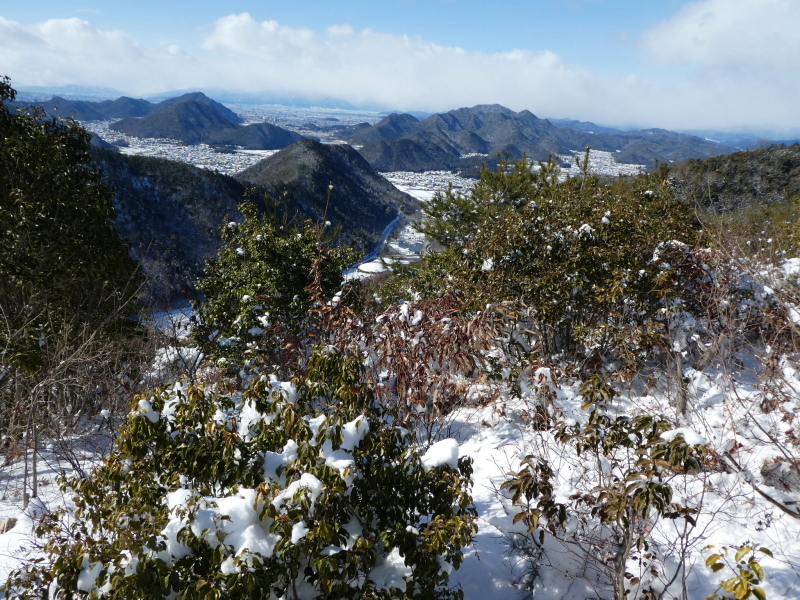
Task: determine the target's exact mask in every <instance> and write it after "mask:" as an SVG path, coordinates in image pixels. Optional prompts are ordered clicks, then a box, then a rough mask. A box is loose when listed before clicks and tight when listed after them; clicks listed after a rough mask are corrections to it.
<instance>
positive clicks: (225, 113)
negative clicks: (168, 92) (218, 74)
mask: <svg viewBox="0 0 800 600" xmlns="http://www.w3.org/2000/svg"><path fill="white" fill-rule="evenodd" d="M182 102H198V103H199V104H202V105H203V106H206V107H208V108H210V109H211V110H212V111H213V112H215V113H216V114H218V115H220V116H222V117H224V118H226V119H227V120H228V121H231V122H232V123H236V124H237V125H238V124H241V123H242V118H241V117H240V116H239V115H237V114H236V113H235V112H233V111H232V110H231V109H230V108H228V107H227V106H225V105H223V104H220V103H219V102H217V101H216V100H212V99H211V98H209V97H208V96H206V95H205V94H204V93H203V92H189V93H187V94H183V95H181V96H175V97H174V98H167V99H166V100H162V101H161V102H159V103H158V104H156V105H155V107H154V112H155V111H159V110H161V109H164V108H167V107H170V106H173V105H175V104H180V103H182Z"/></svg>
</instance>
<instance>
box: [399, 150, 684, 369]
mask: <svg viewBox="0 0 800 600" xmlns="http://www.w3.org/2000/svg"><path fill="white" fill-rule="evenodd" d="M552 168H553V166H552V165H550V166H548V165H543V168H542V169H541V170H540V171H538V172H532V171H531V169H530V167H529V165H528V163H527V162H525V161H521V162H519V163H517V164H516V165H515V167H513V168H511V167H510V166H509V165H508V164H504V165H501V169H500V170H499V171H498V172H496V173H490V172H485V173H484V174H483V175H482V177H481V180H480V181H479V182H478V183H477V184H476V185H475V188H474V189H473V190H472V191H471V192H470V193H469V194H467V195H462V194H460V193H457V192H453V191H452V190H451V191H449V192H448V193H446V194H439V195H437V196H436V197H435V198H434V199H433V200H432V201H431V203H430V207H429V208H428V216H427V217H426V219H425V220H424V221H423V222H422V225H421V230H422V231H424V232H425V233H426V234H427V235H430V236H432V237H433V238H434V239H435V240H437V241H438V242H440V243H441V244H443V245H444V246H445V247H446V250H445V251H444V252H442V253H439V254H435V255H431V256H429V257H427V258H426V260H424V261H423V263H422V264H421V265H419V266H416V267H414V269H413V271H415V272H416V273H418V274H419V275H416V274H415V273H412V275H411V277H409V278H408V280H407V283H406V285H405V286H403V285H402V284H401V285H399V286H395V287H394V288H392V291H393V292H394V296H395V297H397V296H399V297H406V298H408V297H409V295H410V294H414V293H416V294H420V295H422V296H428V295H439V294H441V293H442V292H443V291H444V290H447V289H452V288H454V287H455V288H458V289H459V290H460V291H461V293H462V294H463V297H464V298H465V299H466V302H467V303H468V304H469V305H470V306H473V307H475V308H478V309H479V308H480V307H482V306H484V305H485V304H487V303H494V302H498V301H501V300H514V301H517V302H519V303H521V304H522V305H524V306H525V307H526V308H527V310H528V313H529V314H530V319H531V324H530V327H529V328H531V329H535V330H536V331H537V333H538V340H539V342H540V344H541V350H542V352H543V353H544V354H545V356H547V357H551V356H553V355H556V354H559V353H563V352H570V353H574V352H576V351H579V352H583V353H584V354H585V355H586V358H587V359H589V358H591V357H592V356H593V355H602V354H605V353H606V352H607V351H608V350H609V349H610V348H617V349H619V350H620V351H622V352H623V353H624V352H625V351H626V350H629V349H632V347H633V346H647V345H651V344H653V343H657V341H656V340H655V339H654V338H656V337H657V336H658V335H659V334H660V333H661V331H662V330H663V328H662V327H660V325H659V322H658V320H657V319H656V316H657V311H658V310H659V308H660V307H661V306H663V304H662V302H663V299H665V298H668V297H670V296H673V295H674V289H673V288H672V287H671V286H670V285H669V284H668V283H669V282H667V281H665V279H666V277H665V272H664V269H662V268H661V266H660V265H659V264H658V263H657V261H654V260H653V255H654V252H655V251H656V249H657V247H658V245H659V244H661V243H664V242H668V241H670V240H677V241H679V242H681V243H684V244H689V245H692V244H693V243H694V242H695V240H696V239H697V237H698V227H699V224H698V223H697V222H696V220H695V219H694V218H693V214H692V211H691V208H690V207H689V206H687V205H685V204H682V203H680V202H677V201H676V200H675V199H674V197H673V193H672V190H671V189H670V187H669V186H668V185H667V184H666V181H665V174H664V173H656V174H648V175H641V176H639V177H635V178H631V179H619V180H615V181H613V182H610V183H609V182H607V181H603V180H601V179H599V178H597V177H592V176H589V175H584V176H583V177H579V178H574V179H569V180H567V181H564V182H558V181H557V179H556V178H555V177H554V176H553V172H552ZM431 272H432V273H431Z"/></svg>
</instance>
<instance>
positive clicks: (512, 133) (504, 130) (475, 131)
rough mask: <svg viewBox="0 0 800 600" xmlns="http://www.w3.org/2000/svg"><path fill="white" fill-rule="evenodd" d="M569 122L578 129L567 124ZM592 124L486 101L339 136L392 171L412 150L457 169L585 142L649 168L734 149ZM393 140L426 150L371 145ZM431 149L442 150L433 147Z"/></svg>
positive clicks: (396, 118)
mask: <svg viewBox="0 0 800 600" xmlns="http://www.w3.org/2000/svg"><path fill="white" fill-rule="evenodd" d="M570 124H572V125H575V127H576V128H571V127H568V126H567V125H570ZM593 125H594V124H585V123H581V122H577V121H576V122H561V123H560V126H556V125H554V124H553V123H551V122H550V121H548V120H547V119H540V118H538V117H536V115H534V114H533V113H531V112H530V111H527V110H523V111H520V112H514V111H513V110H510V109H508V108H506V107H504V106H500V105H498V104H488V105H478V106H473V107H471V108H459V109H456V110H451V111H449V112H446V113H440V114H434V115H431V116H429V117H427V118H425V119H422V120H421V121H417V120H416V118H415V117H413V116H411V115H396V114H395V115H390V116H389V117H387V118H386V119H384V120H382V121H381V122H379V123H376V124H375V125H371V126H369V127H364V126H356V127H352V128H345V129H343V130H342V131H341V132H340V133H339V135H340V137H341V138H342V139H345V140H348V141H350V142H351V143H358V142H361V143H364V147H363V148H362V152H363V153H364V155H365V156H368V157H369V159H370V160H375V161H376V162H375V164H374V165H373V166H375V167H376V168H379V169H381V170H384V169H385V170H392V171H395V170H398V171H399V170H409V165H408V163H409V160H408V157H409V156H411V155H412V154H413V153H414V152H416V153H418V154H420V155H423V154H424V156H425V158H426V165H427V166H428V167H430V166H431V164H432V163H435V165H436V167H435V168H438V169H449V168H453V163H454V162H456V163H457V164H458V165H459V167H458V168H464V167H465V166H467V167H470V168H474V163H475V156H474V155H484V158H485V159H489V160H490V161H491V160H492V159H493V158H494V157H496V156H497V154H498V153H499V154H505V153H508V154H509V155H510V157H511V158H512V159H515V158H520V157H521V156H522V155H523V154H525V155H527V156H528V157H529V158H531V159H534V160H545V159H547V157H548V156H549V155H551V154H566V153H569V152H570V151H573V150H583V149H584V148H585V147H586V146H591V147H592V148H594V149H595V150H604V151H607V152H614V153H615V158H616V161H617V162H625V163H634V164H646V165H648V166H650V165H653V164H654V163H655V162H656V161H669V162H678V161H682V160H686V159H688V158H696V157H699V158H707V157H709V156H714V155H718V154H725V153H728V152H732V151H733V149H732V148H729V147H727V146H723V145H721V144H718V143H715V142H712V141H710V140H704V139H702V138H699V137H696V136H690V135H685V134H680V133H675V132H671V131H666V130H660V129H649V130H642V131H621V130H613V129H609V128H601V127H596V128H595V129H597V130H595V129H591V128H590V126H593ZM392 139H395V140H396V139H409V140H413V141H415V142H417V143H418V144H420V145H422V147H423V148H424V151H423V148H420V147H419V146H413V145H408V146H406V150H408V152H399V151H397V150H399V148H397V145H396V144H394V145H388V146H387V145H385V144H384V145H381V146H374V147H373V146H372V144H374V143H376V142H379V141H383V140H392ZM392 146H395V147H394V148H392ZM433 147H436V148H438V150H439V151H440V152H435V151H432V150H431V149H432V148H433ZM393 151H394V152H393ZM470 155H473V156H471V157H470ZM393 156H394V157H396V158H395V159H393V158H392V157H393ZM465 157H466V158H465ZM429 161H432V162H429ZM414 170H421V169H414Z"/></svg>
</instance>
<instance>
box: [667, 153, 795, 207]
mask: <svg viewBox="0 0 800 600" xmlns="http://www.w3.org/2000/svg"><path fill="white" fill-rule="evenodd" d="M671 175H672V176H673V178H674V179H675V182H676V187H677V193H678V195H679V196H681V197H684V198H686V199H688V200H691V201H694V202H696V203H697V204H700V205H702V206H713V207H714V208H715V209H716V210H718V211H728V210H732V209H736V208H740V207H743V206H748V205H751V204H754V203H771V202H782V201H785V200H789V199H790V198H793V197H795V196H797V195H800V144H792V145H791V146H786V145H784V144H778V145H775V146H770V147H768V148H754V149H752V150H744V151H742V152H735V153H733V154H727V155H725V156H715V157H712V158H707V159H705V160H689V161H687V162H685V163H683V164H681V165H678V166H677V167H676V168H675V169H673V171H672V173H671Z"/></svg>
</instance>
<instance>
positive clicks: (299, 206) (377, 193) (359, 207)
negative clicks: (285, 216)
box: [236, 140, 418, 250]
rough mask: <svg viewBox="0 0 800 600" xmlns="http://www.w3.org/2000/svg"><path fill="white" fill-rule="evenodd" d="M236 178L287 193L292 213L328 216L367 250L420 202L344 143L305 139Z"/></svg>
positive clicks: (276, 194)
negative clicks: (398, 219)
mask: <svg viewBox="0 0 800 600" xmlns="http://www.w3.org/2000/svg"><path fill="white" fill-rule="evenodd" d="M236 178H237V179H238V180H239V181H240V182H242V183H245V184H255V185H258V186H261V187H263V188H264V189H265V190H266V191H267V192H269V193H270V195H271V196H272V198H274V199H278V198H283V197H286V198H287V200H288V201H289V202H291V205H289V206H287V208H288V209H289V210H290V211H291V214H290V216H292V217H296V218H301V219H309V218H310V219H314V220H321V219H325V220H328V221H330V222H331V224H332V225H333V226H334V227H341V228H342V231H341V235H340V239H341V243H343V244H346V245H352V246H353V247H357V248H360V249H364V250H371V249H372V248H373V247H374V246H375V245H376V244H377V243H378V242H380V240H381V237H382V232H383V230H384V228H385V227H386V226H387V225H389V224H390V223H391V222H392V221H393V220H394V219H395V218H396V217H397V216H398V215H399V213H400V212H403V213H405V214H410V213H412V212H414V211H416V210H417V207H418V204H417V202H416V201H415V200H414V199H413V198H411V197H410V196H409V195H407V194H404V193H403V192H400V191H399V190H397V188H395V187H394V186H393V185H392V184H391V183H389V182H388V181H386V179H384V178H383V177H381V176H380V175H379V174H377V173H376V172H375V171H374V170H373V169H372V167H370V165H369V163H368V162H367V161H366V160H364V158H363V157H362V156H361V155H360V154H359V153H358V152H357V151H356V150H354V149H353V148H352V147H350V146H348V145H345V144H320V143H319V142H316V141H314V140H303V141H301V142H298V143H296V144H293V145H291V146H289V147H288V148H285V149H283V150H281V151H280V152H278V153H277V154H275V155H274V156H271V157H269V158H267V159H264V160H262V161H261V162H259V163H257V164H255V165H253V166H252V167H250V168H248V169H246V170H244V171H242V172H241V173H240V174H239V175H237V176H236ZM329 186H332V189H330V187H329ZM329 194H330V199H329V197H328V196H329Z"/></svg>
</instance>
